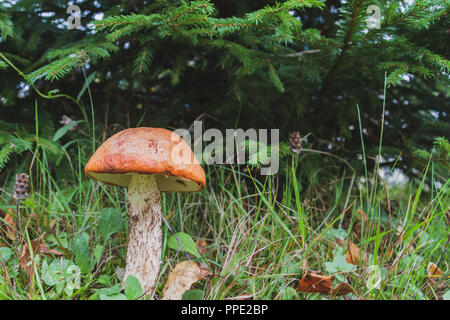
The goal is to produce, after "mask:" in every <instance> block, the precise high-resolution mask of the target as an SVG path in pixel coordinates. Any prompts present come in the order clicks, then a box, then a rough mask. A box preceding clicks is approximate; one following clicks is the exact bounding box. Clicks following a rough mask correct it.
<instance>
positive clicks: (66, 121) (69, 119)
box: [59, 115, 78, 131]
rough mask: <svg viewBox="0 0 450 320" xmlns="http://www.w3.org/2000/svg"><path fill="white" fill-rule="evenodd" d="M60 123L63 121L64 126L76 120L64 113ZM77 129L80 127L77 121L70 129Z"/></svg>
mask: <svg viewBox="0 0 450 320" xmlns="http://www.w3.org/2000/svg"><path fill="white" fill-rule="evenodd" d="M59 123H61V124H62V125H63V126H66V125H68V124H72V123H75V121H74V120H72V119H71V118H69V117H68V116H66V115H63V116H62V118H61V120H60V121H59ZM77 129H78V124H77V123H75V124H74V125H73V126H72V127H70V129H69V131H75V130H77Z"/></svg>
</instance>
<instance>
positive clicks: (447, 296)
mask: <svg viewBox="0 0 450 320" xmlns="http://www.w3.org/2000/svg"><path fill="white" fill-rule="evenodd" d="M442 298H443V299H444V300H450V290H447V292H446V293H444V295H443V296H442Z"/></svg>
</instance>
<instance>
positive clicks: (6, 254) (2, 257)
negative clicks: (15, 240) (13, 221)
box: [0, 247, 11, 262]
mask: <svg viewBox="0 0 450 320" xmlns="http://www.w3.org/2000/svg"><path fill="white" fill-rule="evenodd" d="M10 258H11V249H10V248H7V247H1V248H0V261H3V262H6V261H8V260H9V259H10Z"/></svg>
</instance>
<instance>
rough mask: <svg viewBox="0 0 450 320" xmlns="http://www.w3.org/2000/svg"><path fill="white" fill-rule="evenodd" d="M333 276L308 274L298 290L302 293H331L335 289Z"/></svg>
mask: <svg viewBox="0 0 450 320" xmlns="http://www.w3.org/2000/svg"><path fill="white" fill-rule="evenodd" d="M333 278H334V277H333V276H323V275H320V274H316V273H312V272H307V273H305V275H304V276H303V278H302V279H301V280H300V283H299V284H298V288H297V289H298V290H299V291H302V292H322V293H330V292H331V290H332V289H333V284H332V283H333Z"/></svg>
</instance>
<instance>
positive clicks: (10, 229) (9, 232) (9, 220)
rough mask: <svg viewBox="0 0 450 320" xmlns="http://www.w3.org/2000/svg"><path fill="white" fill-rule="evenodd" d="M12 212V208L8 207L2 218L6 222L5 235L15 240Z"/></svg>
mask: <svg viewBox="0 0 450 320" xmlns="http://www.w3.org/2000/svg"><path fill="white" fill-rule="evenodd" d="M12 214H13V212H12V210H11V209H9V210H8V213H7V214H6V216H5V218H4V220H5V223H6V236H7V237H8V239H10V240H13V241H14V240H16V224H15V222H14V218H13V217H12Z"/></svg>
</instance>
